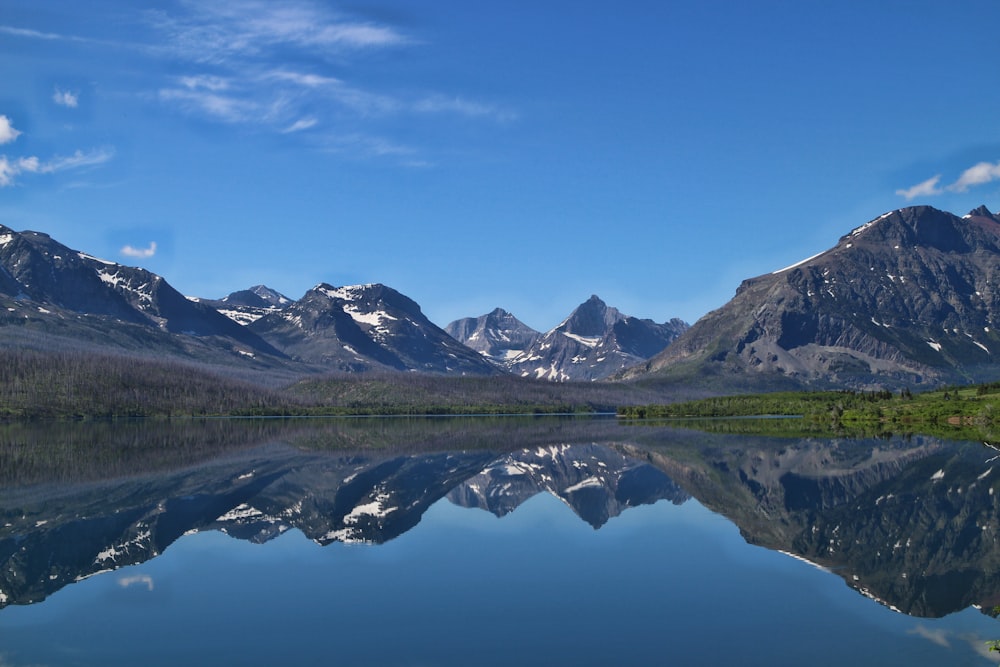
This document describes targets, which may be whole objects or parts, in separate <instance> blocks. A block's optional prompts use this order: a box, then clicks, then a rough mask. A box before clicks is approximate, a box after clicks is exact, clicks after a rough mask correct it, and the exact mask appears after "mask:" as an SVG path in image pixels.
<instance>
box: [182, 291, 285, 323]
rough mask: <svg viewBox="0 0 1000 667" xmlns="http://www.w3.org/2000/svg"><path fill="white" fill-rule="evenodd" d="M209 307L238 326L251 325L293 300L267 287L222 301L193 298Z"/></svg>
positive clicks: (244, 292)
mask: <svg viewBox="0 0 1000 667" xmlns="http://www.w3.org/2000/svg"><path fill="white" fill-rule="evenodd" d="M191 300H192V301H200V302H201V303H204V304H206V305H209V306H211V307H213V308H215V309H216V310H218V311H219V312H220V313H222V314H223V315H225V316H226V317H228V318H229V319H231V320H232V321H233V322H236V323H237V324H243V325H246V324H250V323H251V322H256V321H257V320H259V319H260V318H262V317H264V316H265V315H270V314H271V313H275V312H277V311H279V310H281V309H282V308H284V307H285V306H287V305H289V304H290V303H292V300H291V299H289V298H288V297H287V296H285V295H284V294H282V293H281V292H278V291H276V290H273V289H271V288H270V287H267V286H266V285H254V286H253V287H251V288H249V289H245V290H239V291H237V292H233V293H231V294H229V295H228V296H224V297H222V298H221V299H199V298H193V297H192V298H191Z"/></svg>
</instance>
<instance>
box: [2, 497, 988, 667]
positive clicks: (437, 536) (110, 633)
mask: <svg viewBox="0 0 1000 667" xmlns="http://www.w3.org/2000/svg"><path fill="white" fill-rule="evenodd" d="M993 637H1000V623H998V622H997V621H994V620H992V619H990V618H988V617H986V616H984V615H983V614H980V613H979V612H977V611H975V610H971V609H970V610H966V611H964V612H961V613H959V614H953V615H951V616H948V617H945V618H942V619H936V620H927V619H917V618H910V617H907V616H904V615H902V614H899V613H896V612H893V611H891V610H889V609H888V608H886V607H884V606H882V605H880V604H878V603H876V602H874V601H872V600H869V599H867V598H865V597H863V596H861V595H859V594H858V593H857V592H855V591H854V590H852V589H850V588H849V587H848V586H846V585H845V584H844V582H843V580H842V579H840V578H839V577H837V576H835V575H833V574H831V573H828V572H824V571H822V570H820V569H818V568H816V567H813V566H812V565H810V564H808V563H805V562H802V561H800V560H796V559H793V558H791V557H789V556H786V555H784V554H781V553H778V552H774V551H769V550H766V549H763V548H760V547H754V546H750V545H748V544H747V543H746V542H745V541H744V540H743V539H742V537H741V536H740V534H739V531H738V530H737V528H736V527H735V526H734V525H733V524H732V523H730V522H729V521H728V520H726V519H724V518H722V517H720V516H719V515H716V514H713V513H712V512H710V511H708V510H707V509H705V508H704V507H703V506H701V505H700V504H698V503H697V502H696V501H693V500H691V501H688V502H686V503H684V504H681V505H674V504H670V503H668V502H665V501H660V502H658V503H656V504H654V505H650V506H643V507H636V508H632V509H629V510H627V511H625V512H624V513H623V514H622V515H620V516H618V517H615V518H613V519H611V520H610V521H609V522H608V523H607V525H605V526H604V527H602V528H601V529H600V530H594V529H593V528H591V527H590V526H589V525H588V524H586V523H584V522H583V521H580V519H579V518H577V517H576V516H575V515H574V514H573V513H572V511H571V510H570V508H569V507H567V506H566V505H565V504H563V503H562V502H561V501H559V500H558V499H557V498H555V497H553V496H551V495H548V494H541V495H538V496H535V497H534V498H532V499H531V500H529V501H528V502H526V503H524V504H523V505H522V506H520V507H519V508H518V509H516V510H515V511H514V512H513V513H511V514H509V515H508V516H505V517H503V518H497V517H495V516H493V515H492V514H489V513H487V512H484V511H482V510H478V509H467V508H462V507H458V506H456V505H453V504H451V503H450V502H448V501H447V500H441V501H438V502H437V503H436V504H435V505H433V506H432V507H431V508H430V509H429V510H428V512H427V513H426V514H425V515H424V516H423V518H422V520H421V522H420V524H419V525H418V526H416V527H415V528H414V529H412V530H410V531H409V532H407V533H405V534H403V535H402V536H400V537H398V538H396V539H394V540H391V541H389V542H388V543H386V544H382V545H377V546H374V545H362V544H343V543H333V544H330V545H328V546H325V547H320V546H318V545H316V544H315V543H313V542H311V541H309V540H308V539H306V537H305V536H304V535H303V534H302V533H301V532H299V531H297V530H291V531H289V532H287V533H285V534H284V535H282V536H281V537H279V538H277V539H274V540H272V541H270V542H267V543H265V544H253V543H250V542H245V541H239V540H236V539H233V538H230V537H228V536H227V535H225V534H222V533H218V532H204V533H195V534H191V535H188V536H185V537H183V538H181V539H180V540H178V541H177V542H175V543H174V544H172V545H171V546H170V547H169V548H167V549H166V551H165V552H164V553H163V554H162V555H160V556H159V557H157V558H155V559H153V560H150V561H147V562H146V563H143V564H141V565H138V566H133V567H127V568H122V569H120V570H117V571H114V572H108V573H104V574H99V575H96V576H93V577H90V578H88V579H86V580H84V581H81V582H79V583H76V584H73V585H70V586H67V587H65V588H63V589H62V590H60V591H58V592H56V593H55V594H53V595H52V596H51V597H49V598H48V599H47V600H46V601H45V602H44V603H41V604H34V605H29V606H11V607H8V608H6V609H4V610H2V611H0V665H2V666H3V667H15V666H29V665H30V666H39V665H50V666H56V665H94V666H101V667H109V666H115V665H151V666H152V665H179V664H183V665H262V666H263V665H269V666H270V665H315V664H327V665H341V666H342V665H393V666H401V667H403V666H405V667H411V666H412V667H418V666H419V667H423V666H432V665H441V666H444V665H455V666H458V665H461V666H463V667H464V666H468V665H595V666H596V665H601V666H607V665H616V666H622V665H667V664H669V665H831V666H832V665H836V666H838V667H842V666H844V665H849V666H851V667H858V666H861V665H907V666H910V667H916V666H921V665H989V664H997V662H998V660H997V659H996V658H993V659H992V660H991V659H990V658H989V656H988V654H986V651H985V642H986V640H987V639H990V638H993ZM993 655H994V656H996V655H997V654H993Z"/></svg>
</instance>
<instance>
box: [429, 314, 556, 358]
mask: <svg viewBox="0 0 1000 667" xmlns="http://www.w3.org/2000/svg"><path fill="white" fill-rule="evenodd" d="M444 330H445V331H446V332H448V335H449V336H451V337H452V338H454V339H455V340H457V341H458V342H460V343H462V344H464V345H465V346H466V347H470V348H472V349H473V350H475V351H476V352H478V353H480V354H481V355H483V356H484V357H486V358H488V359H492V360H493V361H495V362H496V363H498V364H500V365H503V364H505V363H507V362H508V361H509V360H510V359H511V358H513V357H515V356H517V355H518V354H520V353H521V352H523V351H524V350H525V349H527V348H528V346H529V345H531V344H532V343H533V342H535V340H536V339H537V338H538V337H539V336H541V335H542V334H541V333H540V332H538V331H535V330H534V329H532V328H531V327H529V326H528V325H527V324H525V323H524V322H522V321H521V320H519V319H517V318H516V317H514V316H513V315H511V314H510V313H508V312H507V311H506V310H503V309H502V308H497V309H495V310H493V311H492V312H490V313H487V314H486V315H482V316H480V317H466V318H463V319H460V320H455V321H454V322H452V323H451V324H449V325H448V326H446V327H445V328H444Z"/></svg>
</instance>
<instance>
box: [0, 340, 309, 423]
mask: <svg viewBox="0 0 1000 667" xmlns="http://www.w3.org/2000/svg"><path fill="white" fill-rule="evenodd" d="M297 408H298V406H297V405H295V404H292V403H290V402H289V400H288V398H287V397H285V396H283V395H282V394H280V393H279V392H276V391H273V390H268V389H265V388H262V387H259V386H256V385H253V384H250V383H248V382H240V381H238V380H233V379H229V378H224V377H220V376H217V375H214V374H212V373H210V372H207V371H205V370H204V369H202V368H198V367H196V366H193V365H188V364H184V363H181V362H177V361H155V360H150V359H147V358H137V357H131V356H125V355H92V354H80V353H73V352H65V353H53V352H36V351H31V350H23V349H21V350H0V417H2V418H6V419H11V418H13V419H52V418H55V419H74V418H112V417H151V416H157V417H170V416H184V415H226V414H259V413H265V412H266V413H268V414H283V413H285V412H287V411H289V410H292V409H297Z"/></svg>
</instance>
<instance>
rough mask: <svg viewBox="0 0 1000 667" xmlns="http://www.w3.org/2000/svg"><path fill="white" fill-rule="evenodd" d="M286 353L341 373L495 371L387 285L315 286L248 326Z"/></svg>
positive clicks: (466, 373) (407, 299) (472, 373)
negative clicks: (373, 371)
mask: <svg viewBox="0 0 1000 667" xmlns="http://www.w3.org/2000/svg"><path fill="white" fill-rule="evenodd" d="M248 328H249V329H250V330H251V331H253V332H254V333H256V334H258V335H260V336H261V337H262V338H264V339H265V340H267V341H268V342H269V343H271V344H272V345H274V346H275V347H276V348H277V349H279V350H281V351H282V352H284V353H285V354H287V355H289V356H292V357H294V358H296V359H300V360H302V361H306V362H309V363H312V364H321V365H322V366H324V367H326V368H330V369H337V370H342V371H351V372H358V371H368V370H380V369H381V370H397V371H398V370H412V371H419V372H424V373H438V374H444V373H447V374H456V375H493V374H496V373H497V372H498V369H497V368H496V367H495V366H494V365H493V364H491V363H490V362H489V361H487V360H486V359H484V358H483V357H482V356H480V355H479V354H477V353H476V352H473V351H472V350H471V349H469V348H468V347H466V346H464V345H462V344H461V343H459V342H458V341H456V340H455V339H454V338H452V337H451V336H449V335H448V334H447V333H445V332H444V330H443V329H441V328H440V327H438V326H436V325H435V324H433V323H432V322H431V321H430V320H428V319H427V317H426V316H425V315H424V314H423V313H422V312H421V310H420V306H418V305H417V304H416V302H414V301H413V300H412V299H409V298H408V297H406V296H404V295H402V294H400V293H399V292H397V291H396V290H394V289H392V288H390V287H386V286H385V285H379V284H374V285H353V286H347V287H333V286H331V285H328V284H326V283H322V284H320V285H317V286H316V287H314V288H313V289H311V290H309V291H308V292H307V293H306V294H305V296H303V297H302V298H301V299H299V300H298V301H296V302H295V303H293V304H290V305H288V306H286V307H285V308H284V309H282V310H281V311H279V312H275V313H272V314H269V315H266V316H265V317H262V318H261V319H259V320H257V321H256V322H253V323H251V324H250V325H248Z"/></svg>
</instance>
